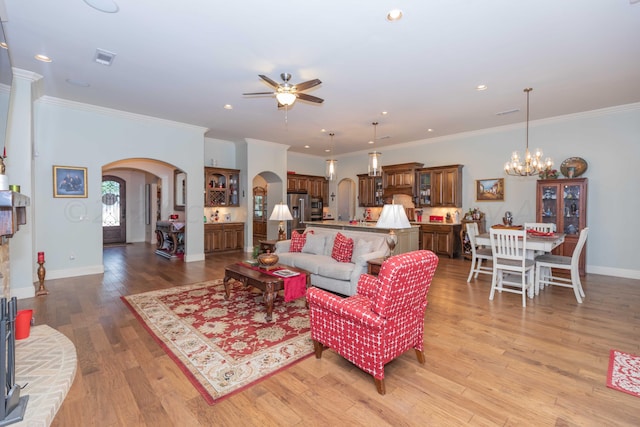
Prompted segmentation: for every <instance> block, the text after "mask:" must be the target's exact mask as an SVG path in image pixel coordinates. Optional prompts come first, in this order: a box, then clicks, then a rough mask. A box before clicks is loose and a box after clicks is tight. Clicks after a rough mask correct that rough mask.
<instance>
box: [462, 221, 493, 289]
mask: <svg viewBox="0 0 640 427" xmlns="http://www.w3.org/2000/svg"><path fill="white" fill-rule="evenodd" d="M466 226H467V236H468V237H469V244H470V245H471V270H470V271H469V277H467V282H470V281H471V277H472V276H473V278H474V279H477V278H478V274H479V273H482V274H493V267H489V266H486V265H485V266H483V265H482V261H485V260H486V261H491V260H493V253H492V252H491V248H485V247H478V244H477V243H476V236H477V235H478V234H479V231H478V224H477V223H475V222H468V223H467V224H466ZM474 273H475V276H474Z"/></svg>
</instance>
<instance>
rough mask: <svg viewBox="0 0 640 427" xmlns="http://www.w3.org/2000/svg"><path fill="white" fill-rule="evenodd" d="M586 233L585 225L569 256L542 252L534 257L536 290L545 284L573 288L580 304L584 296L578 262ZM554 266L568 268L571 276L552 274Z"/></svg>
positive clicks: (587, 228)
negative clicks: (542, 253)
mask: <svg viewBox="0 0 640 427" xmlns="http://www.w3.org/2000/svg"><path fill="white" fill-rule="evenodd" d="M588 234H589V227H585V228H583V229H582V231H580V236H579V237H578V244H577V245H576V247H575V249H574V250H573V255H571V256H570V257H569V256H562V255H552V254H544V255H539V256H537V257H536V260H535V261H536V290H539V289H540V288H541V287H544V286H547V285H554V286H562V287H565V288H573V293H574V294H575V295H576V300H577V301H578V304H582V298H584V297H585V294H584V289H582V282H580V271H579V270H578V264H579V262H580V254H581V252H582V250H583V248H584V244H585V243H586V241H587V235H588ZM554 268H556V269H559V270H569V271H570V272H571V278H570V279H567V278H566V277H561V276H557V275H554V274H553V270H552V269H554Z"/></svg>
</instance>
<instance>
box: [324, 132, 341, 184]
mask: <svg viewBox="0 0 640 427" xmlns="http://www.w3.org/2000/svg"><path fill="white" fill-rule="evenodd" d="M334 135H335V133H333V132H331V133H330V134H329V136H331V147H330V148H331V149H330V150H329V155H330V156H331V158H329V159H328V160H327V169H326V171H325V176H326V177H327V179H328V180H329V181H333V180H335V179H336V168H337V166H338V161H337V160H336V159H334V158H333V136H334Z"/></svg>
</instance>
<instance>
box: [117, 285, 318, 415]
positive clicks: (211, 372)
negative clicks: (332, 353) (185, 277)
mask: <svg viewBox="0 0 640 427" xmlns="http://www.w3.org/2000/svg"><path fill="white" fill-rule="evenodd" d="M231 283H232V285H233V288H232V290H231V297H230V298H229V300H225V299H224V285H223V284H222V280H214V281H210V282H203V283H196V284H192V285H185V286H178V287H174V288H170V289H161V290H158V291H152V292H145V293H142V294H137V295H129V296H125V297H122V300H123V301H124V303H125V304H126V305H127V306H128V307H129V308H130V309H131V310H132V311H133V313H134V314H135V316H136V317H137V318H138V319H139V320H140V321H141V322H142V324H143V325H144V327H145V328H146V329H147V330H148V331H149V333H150V334H151V335H152V336H153V337H154V338H155V340H156V341H157V342H158V343H159V344H160V345H161V346H162V348H163V349H164V350H165V351H166V352H167V354H168V355H169V356H170V357H171V358H172V359H173V360H174V361H175V362H176V363H177V364H178V366H179V367H180V369H181V370H182V371H183V372H184V373H185V374H186V376H187V377H188V378H189V380H190V381H191V382H192V383H193V385H194V386H195V387H196V388H197V389H198V391H199V392H200V393H201V394H202V396H203V397H204V399H205V400H206V401H207V403H209V404H210V405H211V404H213V403H215V402H217V401H219V400H220V399H222V398H225V397H228V396H230V395H232V394H233V393H236V392H239V391H241V390H243V389H244V388H246V387H249V386H251V385H252V384H255V383H256V382H258V381H260V380H262V379H265V378H267V377H269V376H270V375H273V374H275V373H277V372H278V371H280V370H282V369H285V368H287V367H288V366H290V365H291V364H293V363H295V362H297V361H300V360H302V359H304V358H305V357H307V356H310V355H311V354H313V344H312V342H311V337H310V333H309V311H308V310H307V308H306V307H305V299H304V298H299V299H296V300H293V301H290V302H285V301H284V300H283V298H282V296H281V295H279V296H278V298H277V299H276V301H275V302H274V306H273V319H272V321H271V322H268V323H267V322H266V321H265V315H266V307H265V305H264V302H263V301H262V295H261V294H260V293H256V292H254V291H255V289H253V288H251V287H245V286H244V285H242V283H240V282H236V281H232V282H231Z"/></svg>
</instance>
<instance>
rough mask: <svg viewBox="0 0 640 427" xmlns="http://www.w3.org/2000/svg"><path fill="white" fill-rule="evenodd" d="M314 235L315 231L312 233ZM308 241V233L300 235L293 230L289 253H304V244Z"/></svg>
mask: <svg viewBox="0 0 640 427" xmlns="http://www.w3.org/2000/svg"><path fill="white" fill-rule="evenodd" d="M311 233H313V231H311ZM306 241H307V233H302V234H300V233H298V232H297V231H296V230H293V232H292V233H291V246H290V247H289V252H302V247H303V246H304V243H305V242H306Z"/></svg>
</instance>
